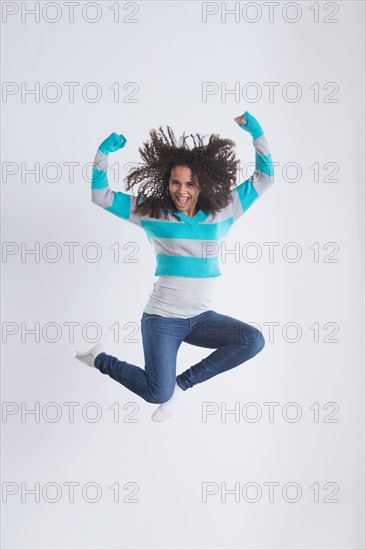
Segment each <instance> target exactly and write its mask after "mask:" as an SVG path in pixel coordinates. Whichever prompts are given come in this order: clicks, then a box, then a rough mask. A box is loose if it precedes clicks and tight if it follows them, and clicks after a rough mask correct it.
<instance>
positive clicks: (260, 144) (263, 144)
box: [253, 134, 269, 156]
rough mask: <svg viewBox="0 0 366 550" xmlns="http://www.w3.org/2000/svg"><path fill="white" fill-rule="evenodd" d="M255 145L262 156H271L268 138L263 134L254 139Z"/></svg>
mask: <svg viewBox="0 0 366 550" xmlns="http://www.w3.org/2000/svg"><path fill="white" fill-rule="evenodd" d="M253 145H254V147H255V149H256V150H257V152H258V153H259V154H260V155H263V156H267V155H269V149H268V143H267V139H266V136H265V135H264V134H262V135H261V136H260V137H259V138H257V139H253Z"/></svg>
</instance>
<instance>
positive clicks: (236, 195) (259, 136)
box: [231, 111, 274, 223]
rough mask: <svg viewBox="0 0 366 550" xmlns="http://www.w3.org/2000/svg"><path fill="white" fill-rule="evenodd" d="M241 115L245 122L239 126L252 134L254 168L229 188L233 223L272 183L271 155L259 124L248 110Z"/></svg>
mask: <svg viewBox="0 0 366 550" xmlns="http://www.w3.org/2000/svg"><path fill="white" fill-rule="evenodd" d="M243 116H244V120H246V121H247V124H245V125H244V124H240V127H241V128H242V129H243V130H245V131H246V132H249V134H250V135H251V136H252V139H253V145H254V149H255V170H254V172H253V174H252V175H251V176H250V177H249V178H248V179H247V180H245V181H244V182H243V183H240V184H239V185H237V186H236V187H234V189H232V190H231V196H232V198H233V201H232V203H231V204H232V209H233V210H232V215H233V220H234V223H235V222H236V221H237V220H238V219H239V218H240V217H241V216H242V215H243V214H244V212H245V211H246V210H248V208H250V206H251V205H252V204H253V203H254V202H255V201H256V200H257V199H259V197H261V196H262V195H263V193H264V192H265V191H266V190H267V189H268V188H269V187H270V186H271V185H272V184H273V176H274V169H273V162H272V156H271V154H270V152H269V149H268V143H267V139H266V136H265V134H264V132H263V129H262V127H261V125H260V124H259V122H258V121H257V120H256V119H255V118H254V117H253V116H252V115H251V114H250V113H248V111H245V113H244V115H243Z"/></svg>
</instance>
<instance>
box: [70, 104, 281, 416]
mask: <svg viewBox="0 0 366 550" xmlns="http://www.w3.org/2000/svg"><path fill="white" fill-rule="evenodd" d="M234 120H235V122H236V123H237V124H238V125H239V127H240V128H242V129H243V130H245V131H246V132H249V134H250V135H251V137H252V139H253V145H254V148H255V170H254V172H253V174H252V175H251V176H250V178H249V179H246V180H245V181H244V182H243V183H240V184H239V185H238V186H236V187H233V188H231V187H232V186H233V185H234V186H235V183H236V172H237V166H238V164H239V161H238V160H236V159H235V152H234V151H233V147H234V146H235V143H234V142H233V141H232V140H230V139H222V138H220V137H219V136H218V135H217V134H213V135H211V136H210V138H209V141H208V143H207V144H206V145H205V144H204V142H203V139H202V137H201V136H200V135H199V134H196V135H193V134H190V137H191V138H192V140H193V147H192V148H189V147H188V145H187V143H186V140H187V137H188V136H185V135H184V134H185V133H184V134H183V136H182V137H181V138H180V140H179V143H177V142H176V139H175V136H174V134H173V131H172V129H171V128H170V127H169V126H168V127H167V134H168V135H166V133H165V132H164V131H163V129H162V127H161V126H160V127H159V132H157V131H155V130H151V131H150V141H148V142H146V143H144V146H143V147H142V148H139V153H140V155H141V158H142V159H143V161H144V162H143V163H140V165H139V166H138V167H137V168H133V169H132V171H130V173H129V175H128V176H127V177H126V178H125V181H126V182H127V190H129V189H132V187H134V186H139V187H138V194H137V196H134V195H130V194H127V193H122V192H120V191H112V190H111V189H110V187H109V185H108V179H107V170H108V155H109V153H112V152H115V151H118V150H119V149H121V148H123V147H124V146H125V145H126V143H127V140H126V138H125V137H124V136H123V135H118V134H116V133H112V134H111V135H110V136H109V137H108V138H107V139H105V140H104V141H103V143H102V144H101V145H100V147H99V148H98V151H97V154H96V157H95V160H94V164H93V170H92V181H91V193H92V202H93V203H95V204H97V205H98V206H101V207H102V208H103V209H104V210H107V211H108V212H111V213H112V214H115V215H116V216H118V217H120V218H122V219H123V220H127V221H129V222H131V223H133V224H135V225H137V226H139V227H141V228H142V229H144V230H145V232H146V234H147V237H148V239H149V241H150V242H151V243H152V245H153V246H154V249H155V254H156V270H155V275H157V276H158V279H157V280H156V281H155V282H154V286H153V290H152V292H151V294H150V296H149V299H148V301H147V304H146V306H145V308H144V311H143V312H142V317H141V319H140V321H141V335H142V343H143V349H144V358H145V367H144V369H142V368H140V367H138V366H136V365H132V364H130V363H128V362H127V361H121V360H119V359H117V357H114V356H112V355H108V354H107V353H106V352H105V351H104V348H103V345H102V344H101V343H98V344H96V345H94V346H93V347H92V348H90V349H88V350H85V351H82V352H80V351H76V352H75V354H74V356H75V357H77V359H79V360H80V361H82V362H83V363H85V364H87V365H89V366H91V367H93V368H96V369H98V370H99V371H100V372H101V373H103V374H108V376H110V377H111V378H113V379H114V380H116V381H117V382H119V383H120V384H122V385H123V386H125V387H126V388H128V389H129V390H131V391H132V392H134V393H135V394H137V395H139V396H140V397H142V398H143V399H145V401H148V402H149V403H157V404H160V406H159V407H158V408H157V409H156V410H155V411H154V413H153V415H152V419H153V420H154V421H163V420H165V419H166V418H168V417H169V416H170V415H171V414H172V413H173V410H174V408H175V406H176V403H177V402H178V401H179V400H180V399H181V397H182V396H183V395H184V392H185V391H186V390H187V389H189V388H192V387H193V386H195V385H196V384H200V383H201V382H205V381H206V380H209V379H210V378H212V377H213V376H216V375H218V374H220V373H223V372H226V371H228V370H230V369H232V368H234V367H237V366H238V365H241V364H243V363H245V362H246V361H248V359H251V358H252V357H254V356H255V355H257V353H259V352H260V351H261V350H262V349H263V347H264V345H265V340H264V337H263V335H262V333H261V332H260V331H259V330H258V329H256V328H255V327H253V326H251V325H249V324H247V323H244V322H243V321H239V320H237V319H234V318H232V317H229V316H226V315H223V314H221V313H217V312H216V311H213V310H212V309H210V305H211V302H212V293H213V284H214V281H215V279H216V277H219V276H220V275H221V272H220V267H219V250H220V243H221V241H222V239H224V238H225V237H226V235H227V234H228V232H229V230H230V228H231V226H232V225H233V224H234V223H236V222H237V221H238V219H239V218H240V217H241V216H242V214H244V212H246V211H247V210H248V208H249V207H250V206H251V205H252V204H253V203H254V202H255V201H256V200H257V199H258V198H259V197H261V196H262V195H263V193H264V192H265V191H266V190H267V189H268V188H269V187H270V185H272V183H273V174H274V170H273V163H272V157H271V154H270V152H269V150H268V144H267V140H266V137H265V135H264V133H263V130H262V127H261V125H260V124H259V122H258V121H257V120H256V119H255V118H254V117H253V116H252V115H251V114H250V113H248V112H247V111H245V113H244V114H243V115H241V116H238V117H236V118H235V119H234ZM182 342H186V343H187V344H192V345H193V346H199V347H202V348H214V349H215V351H214V352H212V353H211V354H210V355H208V356H207V357H205V358H204V359H202V361H200V362H199V363H196V364H195V365H192V366H191V367H190V368H188V369H187V370H185V371H184V372H182V373H181V374H179V375H178V376H176V358H177V353H178V349H179V347H180V345H181V343H182Z"/></svg>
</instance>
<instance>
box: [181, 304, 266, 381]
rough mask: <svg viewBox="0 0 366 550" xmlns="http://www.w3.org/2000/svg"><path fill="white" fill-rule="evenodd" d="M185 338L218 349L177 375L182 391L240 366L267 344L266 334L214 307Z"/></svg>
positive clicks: (188, 341) (187, 340)
mask: <svg viewBox="0 0 366 550" xmlns="http://www.w3.org/2000/svg"><path fill="white" fill-rule="evenodd" d="M183 341H184V342H186V343H188V344H192V345H194V346H200V347H203V348H218V349H216V351H214V352H213V353H211V355H209V356H208V357H206V358H205V359H202V361H200V362H199V363H197V364H196V365H193V366H192V367H191V368H189V369H188V370H186V371H184V372H182V373H181V374H180V375H178V376H177V383H178V384H179V386H180V387H181V388H182V389H183V390H185V389H188V388H191V387H192V386H194V385H195V384H200V383H201V382H205V381H206V380H208V379H210V378H212V377H213V376H216V375H218V374H220V373H222V372H226V371H228V370H230V369H232V368H234V367H237V366H238V365H241V364H242V363H244V362H245V361H248V359H251V358H252V357H254V356H255V355H257V353H259V352H260V351H261V350H262V349H263V347H264V345H265V340H264V337H263V334H262V333H261V332H260V331H259V330H258V329H256V328H255V327H253V326H251V325H248V324H247V323H244V322H242V321H239V320H237V319H234V318H232V317H229V316H227V315H222V314H220V313H216V312H215V311H212V310H209V311H207V314H206V315H205V316H203V317H202V319H201V321H200V322H199V323H198V324H197V325H196V326H195V327H194V328H193V329H192V331H191V332H190V333H189V334H188V335H187V336H186V337H185V339H184V340H183Z"/></svg>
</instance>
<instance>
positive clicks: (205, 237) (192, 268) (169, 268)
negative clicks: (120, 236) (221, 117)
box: [91, 111, 274, 278]
mask: <svg viewBox="0 0 366 550" xmlns="http://www.w3.org/2000/svg"><path fill="white" fill-rule="evenodd" d="M244 119H245V120H246V121H247V124H246V125H240V127H241V128H242V129H243V130H245V131H246V132H249V134H250V135H251V137H252V140H253V145H254V149H255V169H254V172H253V174H252V175H251V176H250V177H249V178H248V179H246V180H245V181H244V182H242V183H240V184H239V185H237V186H236V187H235V188H233V189H232V190H231V191H230V193H231V197H232V201H231V202H230V203H229V204H228V205H227V206H226V207H225V208H224V209H222V210H221V211H219V212H209V213H205V212H203V211H202V210H199V211H198V212H197V213H196V215H195V216H193V217H189V216H187V215H186V214H183V213H182V212H175V213H176V215H178V216H179V218H180V221H178V220H177V219H176V218H175V217H174V216H173V215H172V210H170V211H169V215H168V218H167V219H164V218H162V219H159V220H158V219H156V218H152V217H150V216H148V215H144V216H141V215H139V214H137V213H135V211H134V209H135V206H136V201H137V197H135V196H133V195H130V194H127V193H123V192H121V191H112V190H111V189H110V187H109V185H108V177H107V170H108V155H109V153H110V152H113V151H115V150H116V147H115V146H113V143H115V140H116V138H118V135H117V134H111V136H109V138H107V139H106V140H105V141H104V142H103V143H102V144H101V145H100V147H99V148H98V151H97V153H96V156H95V160H94V164H93V169H92V180H91V193H92V202H93V203H95V204H97V205H98V206H101V207H102V208H103V209H104V210H107V211H108V212H111V213H112V214H114V215H116V216H118V217H119V218H122V219H123V220H126V221H128V222H131V223H133V224H135V225H137V226H139V227H141V228H142V229H143V230H144V231H145V232H146V235H147V237H148V239H149V241H150V243H151V244H152V245H153V247H154V250H155V254H156V269H155V275H157V276H161V277H184V278H214V277H218V276H220V275H221V274H222V273H221V271H220V265H219V251H220V243H221V241H222V240H223V239H225V237H226V235H227V234H228V232H229V231H230V229H231V227H232V225H233V224H234V223H236V222H237V221H238V219H239V218H240V217H241V216H242V215H243V214H244V212H246V211H247V210H248V208H250V206H251V205H252V204H253V203H254V202H255V201H256V200H257V199H258V198H259V197H261V196H262V195H263V193H264V192H265V191H266V190H267V189H268V188H269V187H270V185H272V183H273V175H274V169H273V163H272V157H271V154H270V152H269V149H268V143H267V139H266V137H265V135H264V132H263V129H262V127H261V125H260V124H259V123H258V121H257V120H256V119H255V118H254V117H253V116H252V115H250V113H248V112H247V111H246V112H245V113H244ZM113 140H114V142H113Z"/></svg>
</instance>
